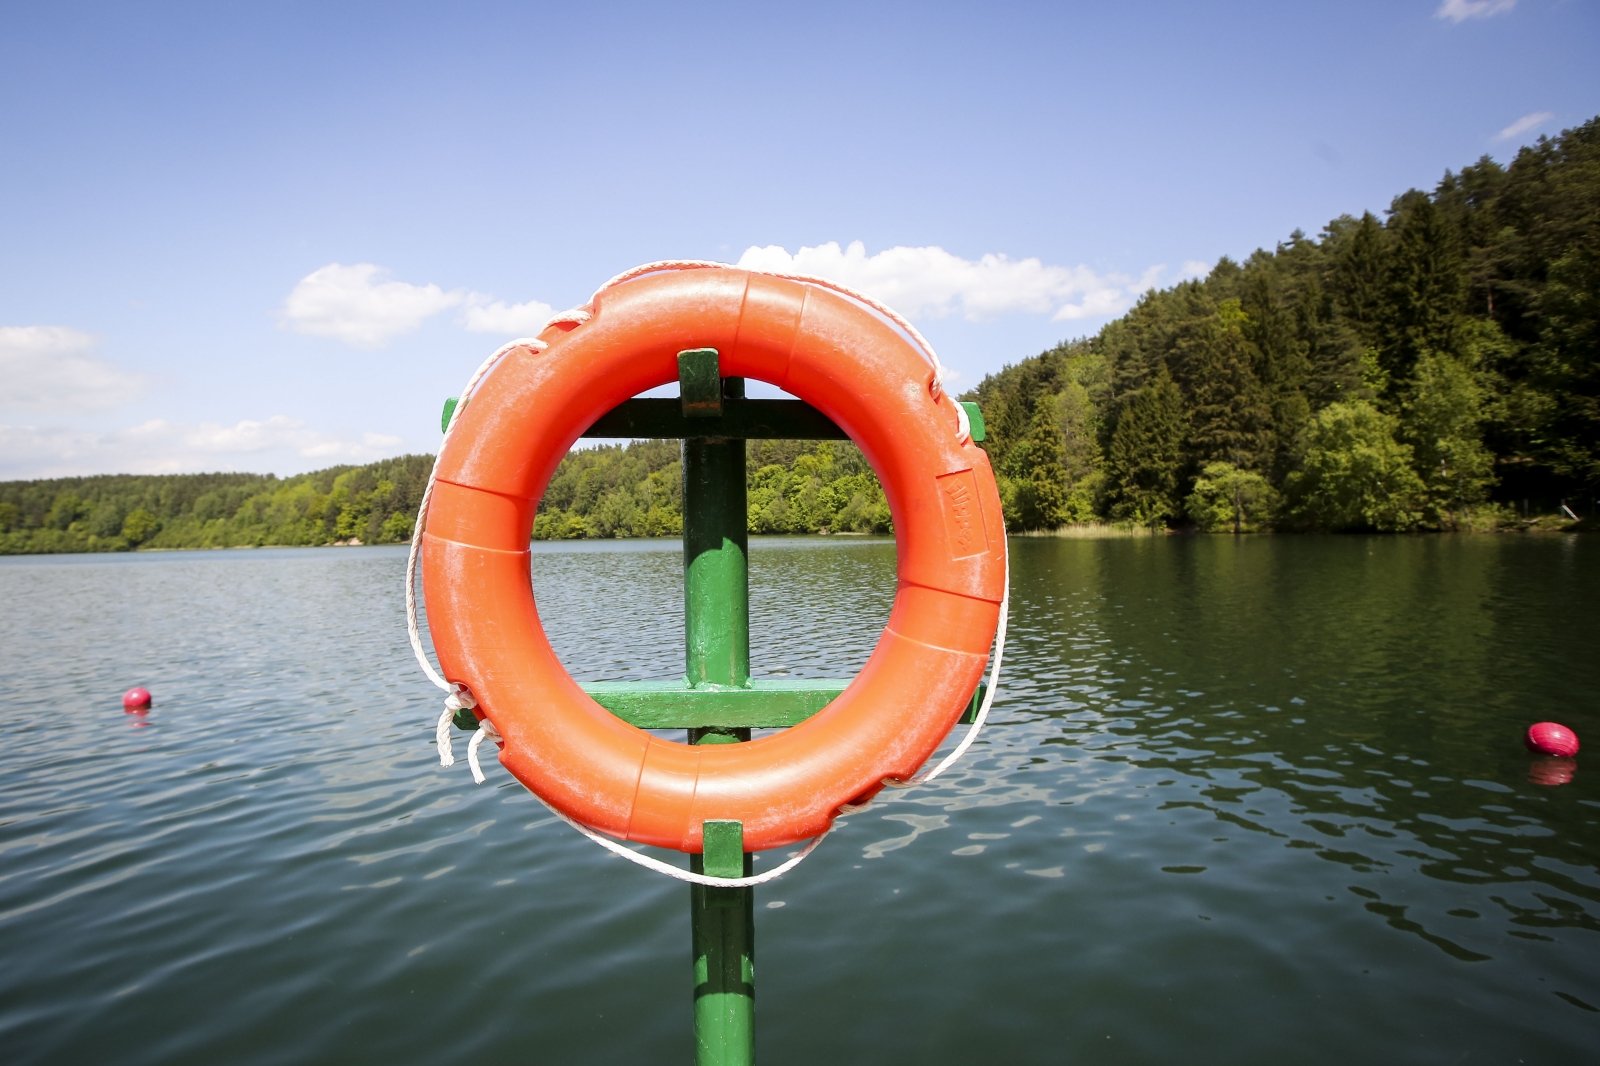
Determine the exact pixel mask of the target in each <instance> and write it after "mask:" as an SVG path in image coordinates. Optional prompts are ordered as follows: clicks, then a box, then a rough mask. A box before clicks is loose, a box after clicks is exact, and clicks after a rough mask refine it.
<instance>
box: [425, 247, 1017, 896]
mask: <svg viewBox="0 0 1600 1066" xmlns="http://www.w3.org/2000/svg"><path fill="white" fill-rule="evenodd" d="M716 268H721V269H728V265H727V264H723V263H718V262H715V261H711V260H661V261H658V262H653V263H647V264H643V265H641V266H638V267H634V268H633V269H631V270H627V271H624V272H623V273H621V274H618V275H616V276H615V277H613V278H611V279H610V280H608V281H607V282H606V283H605V284H603V285H601V286H600V287H599V288H598V289H596V290H595V293H594V295H593V296H592V297H591V298H590V301H589V303H588V304H587V305H585V306H582V307H577V308H572V309H570V310H567V311H563V312H561V313H559V314H556V315H554V316H552V317H551V318H550V319H549V320H548V321H547V322H546V323H545V324H544V326H543V327H541V329H540V331H539V332H541V333H542V332H544V331H545V330H547V329H549V328H550V327H552V326H559V325H567V326H569V327H577V326H580V325H582V324H584V323H585V322H588V321H589V320H590V318H591V317H592V315H593V306H594V303H595V301H596V300H598V298H599V297H600V296H601V295H602V294H603V293H605V292H606V291H607V290H609V289H611V288H613V287H615V286H618V285H622V284H625V283H627V282H629V281H632V280H634V279H636V278H639V277H643V276H645V275H648V274H653V273H657V272H661V271H675V270H698V269H716ZM748 272H749V273H752V274H763V275H767V276H770V277H774V278H780V279H784V280H788V281H795V282H800V283H803V284H808V285H815V286H818V287H820V288H824V289H828V290H830V291H832V292H835V293H838V294H840V295H842V296H845V297H847V298H849V299H851V300H854V301H855V302H857V303H859V304H861V305H863V306H865V307H867V308H870V309H871V310H873V311H874V312H876V313H877V314H879V315H881V316H882V317H883V318H884V319H885V320H887V321H888V322H890V323H892V324H893V325H894V326H895V327H896V328H897V329H899V330H900V331H901V332H902V333H903V334H904V335H905V336H906V337H907V338H908V339H910V340H911V341H912V343H913V344H914V345H915V346H916V348H917V349H918V350H919V351H920V352H921V353H922V354H923V355H924V356H925V357H926V358H927V360H928V362H929V363H930V364H931V366H932V368H933V378H932V382H931V385H930V392H931V393H932V395H933V396H934V397H935V398H936V399H937V398H938V397H939V396H940V395H941V393H943V391H944V382H943V379H944V367H943V364H942V363H941V362H940V360H939V357H938V354H937V353H936V352H935V350H934V348H933V346H932V345H931V344H930V343H929V342H928V341H927V339H926V338H925V337H924V336H923V335H922V333H921V332H920V331H919V330H917V328H916V327H915V326H914V325H912V324H911V323H910V322H909V321H908V320H906V319H905V318H904V317H903V316H901V315H900V314H898V313H897V312H895V311H893V310H892V309H890V308H888V307H886V306H885V305H883V304H882V303H880V302H878V301H877V300H874V299H873V298H871V297H869V296H867V295H865V294H863V293H861V292H858V291H856V290H854V289H851V288H849V287H847V286H844V285H840V284H838V283H836V282H833V281H830V280H828V279H825V278H819V277H814V276H810V275H802V274H788V273H779V272H776V271H767V270H749V271H748ZM548 347H549V346H548V344H547V343H546V342H545V341H543V340H541V339H539V338H538V337H525V338H518V339H516V340H512V341H509V342H507V343H505V344H503V345H501V346H500V347H499V348H497V349H495V351H494V352H492V353H491V354H490V355H489V356H488V357H487V358H486V359H484V361H483V362H482V363H481V364H480V365H479V366H478V368H477V369H476V370H475V371H474V372H473V374H472V376H471V377H470V378H469V379H468V381H467V383H466V386H465V387H464V388H463V389H462V392H461V396H460V399H459V401H458V402H457V404H456V407H455V409H454V410H453V411H452V412H451V415H450V418H449V420H448V422H447V424H446V426H445V428H444V434H443V439H442V440H441V444H440V448H439V453H440V454H442V453H443V451H444V441H445V440H448V439H449V436H450V433H451V431H452V430H453V429H454V428H455V425H456V422H457V420H458V418H459V416H460V413H461V410H462V408H463V407H464V406H465V404H466V402H467V401H468V399H469V398H470V397H471V396H472V394H473V393H474V392H475V391H476V389H477V387H478V385H479V383H480V382H482V381H483V379H484V378H485V377H487V376H488V374H489V372H490V371H491V370H493V369H494V367H495V366H496V364H498V363H499V362H500V361H501V360H502V359H503V358H505V357H506V356H507V355H508V354H510V353H511V352H513V351H516V350H517V349H519V348H524V349H529V350H532V351H534V352H543V351H545V350H546V349H547V348H548ZM952 406H953V407H954V409H955V411H956V413H957V416H958V423H957V431H956V437H957V440H958V441H959V442H965V441H967V440H968V439H970V437H971V427H970V424H969V420H968V416H967V412H966V409H965V408H964V407H963V406H962V405H961V404H960V403H954V404H953V405H952ZM437 465H438V464H437V458H436V459H435V466H434V469H432V470H430V471H429V475H428V481H427V484H426V486H425V487H424V490H423V494H422V499H421V501H420V503H419V505H418V508H417V520H416V522H415V524H414V526H413V530H412V536H411V545H410V551H409V553H408V556H407V560H406V627H407V635H408V638H409V640H410V644H411V649H412V652H413V654H414V655H415V657H416V660H417V662H418V664H419V665H420V666H421V668H422V670H423V673H424V674H425V675H426V676H427V677H428V679H429V680H430V681H431V682H432V683H433V684H434V685H435V686H436V687H437V688H439V689H440V690H442V691H443V692H445V693H446V698H445V700H444V710H443V712H442V713H441V714H440V716H439V719H438V721H437V724H436V728H435V742H436V746H437V748H438V751H439V761H440V764H441V765H442V766H446V767H449V766H452V765H454V762H455V757H454V753H453V751H452V745H451V740H450V732H451V729H452V728H453V724H454V723H453V719H454V717H455V714H456V712H457V711H458V710H461V709H472V708H474V707H475V706H476V700H475V699H474V697H473V695H472V693H471V692H470V691H469V690H468V689H467V688H466V686H464V685H462V684H460V683H458V682H451V681H449V680H447V679H446V678H445V677H444V676H443V675H442V674H441V673H440V671H439V670H438V669H437V668H435V666H434V664H433V662H432V661H431V659H430V657H429V655H428V654H427V652H426V650H425V649H424V648H423V644H422V637H421V631H420V626H419V623H418V610H417V592H416V589H417V563H418V560H419V557H420V554H421V546H422V537H423V533H424V530H425V528H426V524H427V517H428V510H429V504H430V502H431V498H432V495H433V490H434V486H435V480H436V475H437ZM1001 528H1002V531H1003V528H1004V526H1003V522H1002V525H1001ZM1002 535H1003V532H1002ZM1001 587H1002V589H1003V592H1002V596H1001V601H1000V604H999V617H998V622H997V625H996V629H995V636H994V641H993V649H992V655H991V668H990V671H989V676H988V683H987V686H986V689H985V693H984V696H983V698H982V700H981V701H980V705H979V708H978V711H977V713H976V715H975V716H974V718H973V721H972V724H971V725H970V727H969V728H968V730H967V732H966V734H965V735H964V736H963V737H962V739H961V740H960V741H959V742H958V743H957V744H956V746H955V747H954V748H953V749H951V751H950V752H949V753H948V754H946V755H945V756H944V757H943V758H942V759H941V760H940V761H939V763H938V764H937V765H935V766H934V767H932V768H931V769H927V770H924V771H920V772H918V773H917V774H915V775H914V776H912V777H911V778H909V779H906V780H899V779H896V778H893V777H885V778H883V779H882V784H883V785H884V786H886V787H891V788H896V789H904V788H911V787H915V786H917V785H921V784H926V783H928V782H930V781H932V780H934V779H935V778H937V777H938V776H940V775H941V774H943V773H944V772H945V771H946V770H947V769H949V768H950V767H951V766H953V765H954V764H955V763H956V762H957V761H959V760H960V758H961V757H962V756H963V755H964V754H965V753H966V751H967V750H968V749H969V748H970V747H971V746H972V744H973V743H974V742H975V741H976V740H977V737H978V735H979V734H980V733H981V732H982V730H983V727H984V725H985V724H986V723H987V721H988V717H989V713H990V709H991V707H992V706H993V703H994V699H995V696H996V694H997V693H998V691H999V679H1000V672H1001V668H1002V665H1003V662H1004V658H1005V641H1006V626H1007V621H1008V618H1009V613H1010V563H1009V559H1008V560H1007V561H1006V564H1005V580H1004V582H1003V584H1002V586H1001ZM486 739H493V740H499V739H500V738H499V734H498V731H497V730H496V729H495V727H494V725H493V724H492V723H491V722H490V721H489V720H488V719H487V718H485V719H483V720H482V721H481V722H480V723H479V728H478V730H477V732H475V733H474V735H473V738H472V742H471V744H470V745H469V747H468V761H469V764H470V766H471V770H472V775H473V778H474V780H475V781H477V782H478V783H480V784H481V783H483V782H484V780H485V778H484V775H483V771H482V769H481V767H480V766H479V764H478V757H477V755H478V749H479V747H480V746H481V745H482V743H483V742H484V740H486ZM534 794H535V796H536V797H537V798H539V799H540V802H542V803H544V805H545V806H546V807H547V808H548V809H549V810H550V811H551V813H553V814H554V815H556V817H558V818H560V819H561V820H562V821H564V822H566V823H567V824H568V825H570V826H572V827H573V828H574V829H576V830H578V831H579V832H580V833H582V834H583V835H584V836H586V837H588V838H589V839H590V840H592V841H594V842H595V843H597V844H599V845H600V846H601V847H603V848H605V849H606V850H608V851H611V852H613V853H614V854H617V855H620V856H622V857H624V858H626V859H628V860H629V861H630V862H633V863H635V864H637V865H640V866H643V867H645V868H646V869H649V870H653V871H655V872H657V873H661V874H663V875H665V876H668V877H671V878H674V879H676V880H679V881H686V882H689V883H693V884H699V885H706V886H711V887H728V888H736V887H754V886H756V885H760V884H764V883H767V882H769V881H772V880H775V879H776V878H778V877H781V876H782V875H783V874H785V873H787V872H788V871H790V870H792V869H794V868H795V867H796V866H798V865H799V864H800V863H801V862H802V861H804V860H805V859H806V858H807V857H808V856H809V855H810V854H811V853H812V851H814V850H815V849H816V847H817V846H818V845H819V844H820V843H821V842H822V839H823V838H824V837H826V836H827V835H828V833H829V832H831V831H832V829H833V826H834V824H835V823H832V822H830V823H829V825H828V826H827V827H826V828H825V829H824V830H823V831H822V832H821V833H820V834H818V835H817V836H815V837H812V838H811V839H810V840H808V841H806V842H805V844H804V845H802V846H801V848H800V850H798V851H797V852H796V853H795V854H793V855H792V856H791V857H790V858H788V859H787V860H785V861H784V862H782V863H780V864H779V865H777V866H775V867H773V868H772V869H770V870H766V871H763V872H762V873H760V874H754V875H751V876H748V877H739V878H724V877H711V876H709V875H705V874H697V873H694V872H692V871H689V870H685V869H682V868H680V867H677V866H673V865H671V864H669V863H666V862H663V861H661V860H660V859H657V858H655V857H654V856H651V855H648V854H646V853H644V852H641V851H638V850H635V849H634V848H632V847H628V846H627V845H625V844H624V843H622V842H620V841H618V840H615V839H612V838H611V837H609V836H606V835H605V834H603V833H600V832H599V831H597V830H595V829H593V828H592V827H590V826H588V825H585V824H584V823H582V822H580V821H578V820H577V819H575V818H573V817H571V816H570V815H568V814H566V813H565V812H564V811H561V810H560V809H558V808H557V807H555V806H554V805H552V804H551V803H549V802H548V801H546V800H545V799H544V797H542V796H539V795H538V793H537V792H535V793H534ZM869 802H870V800H869V801H866V802H862V803H860V804H841V805H840V807H839V809H838V813H839V814H841V815H847V814H851V813H855V812H857V811H860V810H862V809H863V808H865V807H866V806H867V805H868V803H869Z"/></svg>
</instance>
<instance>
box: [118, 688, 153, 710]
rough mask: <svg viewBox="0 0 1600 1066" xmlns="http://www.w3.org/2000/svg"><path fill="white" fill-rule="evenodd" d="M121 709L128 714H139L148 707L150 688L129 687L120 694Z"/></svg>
mask: <svg viewBox="0 0 1600 1066" xmlns="http://www.w3.org/2000/svg"><path fill="white" fill-rule="evenodd" d="M122 709H123V710H124V711H126V712H128V713H129V714H141V713H143V712H144V711H148V710H149V709H150V690H149V689H146V688H130V689H129V690H128V691H126V692H124V693H123V694H122Z"/></svg>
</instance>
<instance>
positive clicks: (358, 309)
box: [278, 263, 555, 348]
mask: <svg viewBox="0 0 1600 1066" xmlns="http://www.w3.org/2000/svg"><path fill="white" fill-rule="evenodd" d="M456 307H459V308H461V309H462V311H461V315H460V316H459V318H458V321H459V323H460V325H461V327H462V328H463V329H466V330H468V331H470V332H472V333H499V334H505V335H508V336H525V335H527V334H530V333H534V332H536V331H537V330H538V329H539V327H540V326H542V325H544V323H545V321H546V320H548V319H549V318H550V316H551V315H553V314H554V313H555V308H553V307H551V306H550V305H549V304H547V303H544V302H542V301H540V300H528V301H527V302H525V303H519V304H508V303H506V302H505V301H504V300H496V299H495V298H494V297H492V296H487V295H485V294H483V293H481V292H468V291H466V290H463V289H442V288H440V287H439V286H437V285H433V284H428V285H414V284H412V283H411V282H408V281H396V280H394V279H392V278H391V277H390V276H389V271H387V270H385V269H384V268H383V267H380V266H378V265H376V264H375V263H356V264H355V265H354V266H346V265H345V264H343V263H329V264H328V265H327V266H323V267H318V268H317V269H316V270H313V271H312V272H311V273H309V274H307V275H306V276H305V277H303V278H301V279H300V282H299V284H297V285H296V286H295V287H294V289H293V290H292V291H291V292H290V293H289V296H288V298H287V299H285V300H284V304H283V308H282V309H281V310H280V311H279V313H278V320H279V323H280V324H281V325H283V326H284V327H285V328H287V329H292V330H294V331H295V332H296V333H310V334H312V335H314V336H318V337H332V338H333V339H335V340H339V341H343V342H344V343H346V344H348V345H351V346H352V347H356V348H381V347H383V346H384V345H385V344H387V343H389V341H391V340H393V339H394V338H396V337H398V336H400V335H402V334H405V333H410V332H411V331H412V330H415V329H417V328H418V327H420V326H421V325H422V324H423V323H424V322H426V321H427V320H428V319H430V318H432V317H434V316H435V315H438V314H441V313H443V312H445V311H448V310H450V309H452V308H456Z"/></svg>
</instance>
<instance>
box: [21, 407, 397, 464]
mask: <svg viewBox="0 0 1600 1066" xmlns="http://www.w3.org/2000/svg"><path fill="white" fill-rule="evenodd" d="M403 444H404V442H403V441H402V440H401V439H400V438H399V437H394V436H389V435H387V434H382V433H362V434H359V435H357V436H354V437H350V436H337V435H334V434H331V433H324V432H322V431H320V430H315V429H312V428H310V427H308V426H307V425H306V424H305V423H304V422H302V421H300V420H299V419H295V418H290V417H288V416H287V415H274V416H272V417H271V418H267V419H265V420H261V421H256V420H253V419H246V420H243V421H240V422H235V423H234V424H232V425H222V424H220V423H216V422H200V423H193V424H180V423H174V422H169V421H166V420H165V419H153V420H151V421H148V422H142V423H140V424H139V425H136V426H131V427H127V428H122V429H111V430H80V429H65V428H60V427H44V428H39V427H34V426H5V425H0V478H5V479H12V478H40V477H75V476H78V475H87V474H104V473H109V472H115V473H124V474H170V473H185V472H188V473H192V472H197V471H207V470H250V471H256V472H266V471H269V470H271V471H275V472H278V473H287V472H292V471H298V470H310V469H315V468H317V467H324V466H335V465H338V464H340V463H366V462H371V461H373V460H375V459H384V458H388V457H389V456H392V455H395V454H397V453H398V452H399V451H400V450H401V447H402V445H403Z"/></svg>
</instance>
